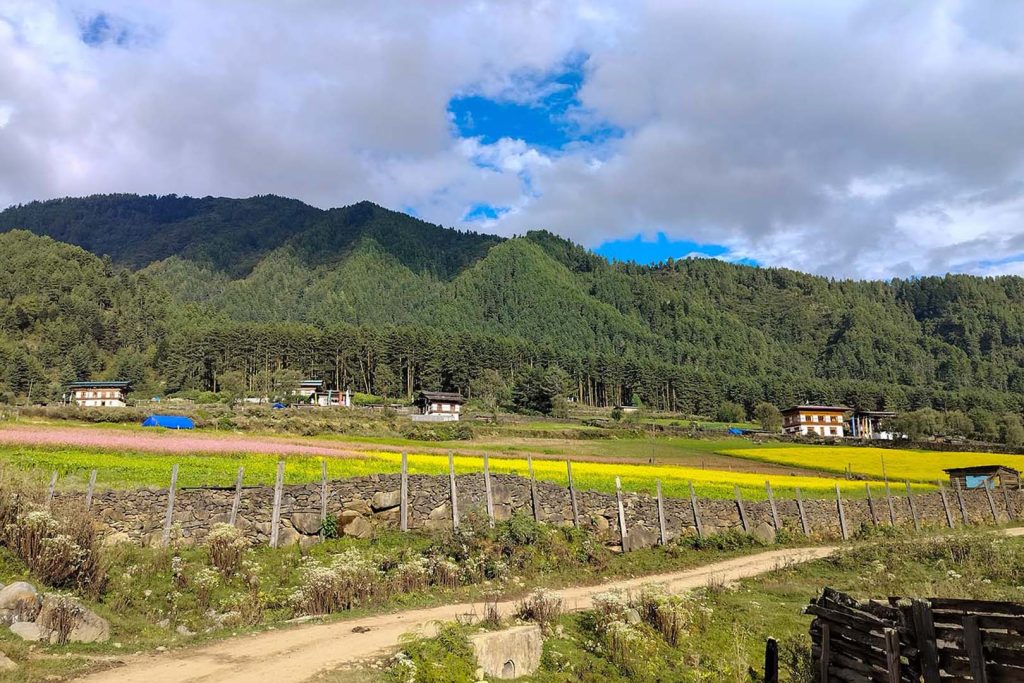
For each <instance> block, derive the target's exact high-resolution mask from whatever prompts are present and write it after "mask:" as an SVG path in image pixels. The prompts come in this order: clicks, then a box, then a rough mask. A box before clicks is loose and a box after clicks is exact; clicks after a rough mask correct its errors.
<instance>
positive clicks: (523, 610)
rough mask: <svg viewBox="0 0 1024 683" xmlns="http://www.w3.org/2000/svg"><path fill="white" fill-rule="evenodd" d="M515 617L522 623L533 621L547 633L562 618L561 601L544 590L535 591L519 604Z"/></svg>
mask: <svg viewBox="0 0 1024 683" xmlns="http://www.w3.org/2000/svg"><path fill="white" fill-rule="evenodd" d="M516 616H517V617H518V618H520V619H522V620H524V621H535V622H537V623H538V624H540V627H541V629H543V630H544V631H545V632H549V631H550V630H551V627H552V626H554V624H555V622H557V621H558V619H559V617H561V616H562V599H561V598H559V597H556V596H555V595H554V594H552V593H551V592H549V591H546V590H544V589H540V590H536V591H534V592H533V593H531V594H530V595H529V596H528V597H527V598H526V599H525V600H523V601H522V602H520V603H519V605H518V606H517V607H516Z"/></svg>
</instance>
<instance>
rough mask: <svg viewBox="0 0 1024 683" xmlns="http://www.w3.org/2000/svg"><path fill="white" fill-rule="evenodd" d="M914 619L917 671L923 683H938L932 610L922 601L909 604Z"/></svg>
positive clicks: (936, 647)
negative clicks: (922, 677) (922, 678)
mask: <svg viewBox="0 0 1024 683" xmlns="http://www.w3.org/2000/svg"><path fill="white" fill-rule="evenodd" d="M911 613H912V614H913V617H914V633H915V634H916V636H917V652H918V669H919V670H920V671H921V675H922V676H924V683H940V677H939V649H938V645H937V644H936V642H935V621H934V618H933V617H932V609H931V607H930V606H929V605H928V603H927V602H924V601H923V600H914V601H913V602H911Z"/></svg>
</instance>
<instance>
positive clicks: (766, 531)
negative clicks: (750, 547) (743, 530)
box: [750, 522, 776, 543]
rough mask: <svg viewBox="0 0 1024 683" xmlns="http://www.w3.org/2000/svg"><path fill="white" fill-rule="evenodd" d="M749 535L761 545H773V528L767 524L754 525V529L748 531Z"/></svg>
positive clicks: (774, 534)
mask: <svg viewBox="0 0 1024 683" xmlns="http://www.w3.org/2000/svg"><path fill="white" fill-rule="evenodd" d="M750 535H751V536H753V537H754V538H756V539H757V540H759V541H761V542H762V543H775V536H776V533H775V527H774V526H772V525H771V524H769V523H768V522H761V523H760V524H755V525H754V528H753V529H751V530H750Z"/></svg>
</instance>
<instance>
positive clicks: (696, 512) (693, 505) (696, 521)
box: [690, 481, 704, 538]
mask: <svg viewBox="0 0 1024 683" xmlns="http://www.w3.org/2000/svg"><path fill="white" fill-rule="evenodd" d="M690 510H691V511H693V526H694V527H696V529H697V538H704V525H703V524H701V523H700V503H698V502H697V494H696V493H694V491H693V482H692V481H691V482H690Z"/></svg>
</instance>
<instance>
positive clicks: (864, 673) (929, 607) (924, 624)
mask: <svg viewBox="0 0 1024 683" xmlns="http://www.w3.org/2000/svg"><path fill="white" fill-rule="evenodd" d="M806 612H807V613H808V614H811V615H813V616H814V621H813V622H812V623H811V628H810V633H811V642H812V645H811V652H812V655H813V658H814V670H815V671H816V672H817V680H818V681H821V682H826V681H827V682H831V681H849V682H857V681H884V682H886V683H900V682H907V683H910V682H913V683H919V682H921V681H923V682H924V683H961V682H963V683H966V682H967V681H976V682H982V683H986V682H993V683H994V682H995V681H1024V604H1022V603H1015V602H994V601H987V600H963V599H957V598H930V599H928V600H910V599H906V598H895V597H890V598H889V599H888V600H886V601H880V600H869V601H857V600H854V599H853V598H851V597H850V596H848V595H846V594H844V593H841V592H839V591H836V590H833V589H831V588H826V589H825V590H824V591H822V594H821V596H819V597H818V598H815V599H814V600H812V601H811V604H810V605H808V607H807V609H806Z"/></svg>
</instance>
